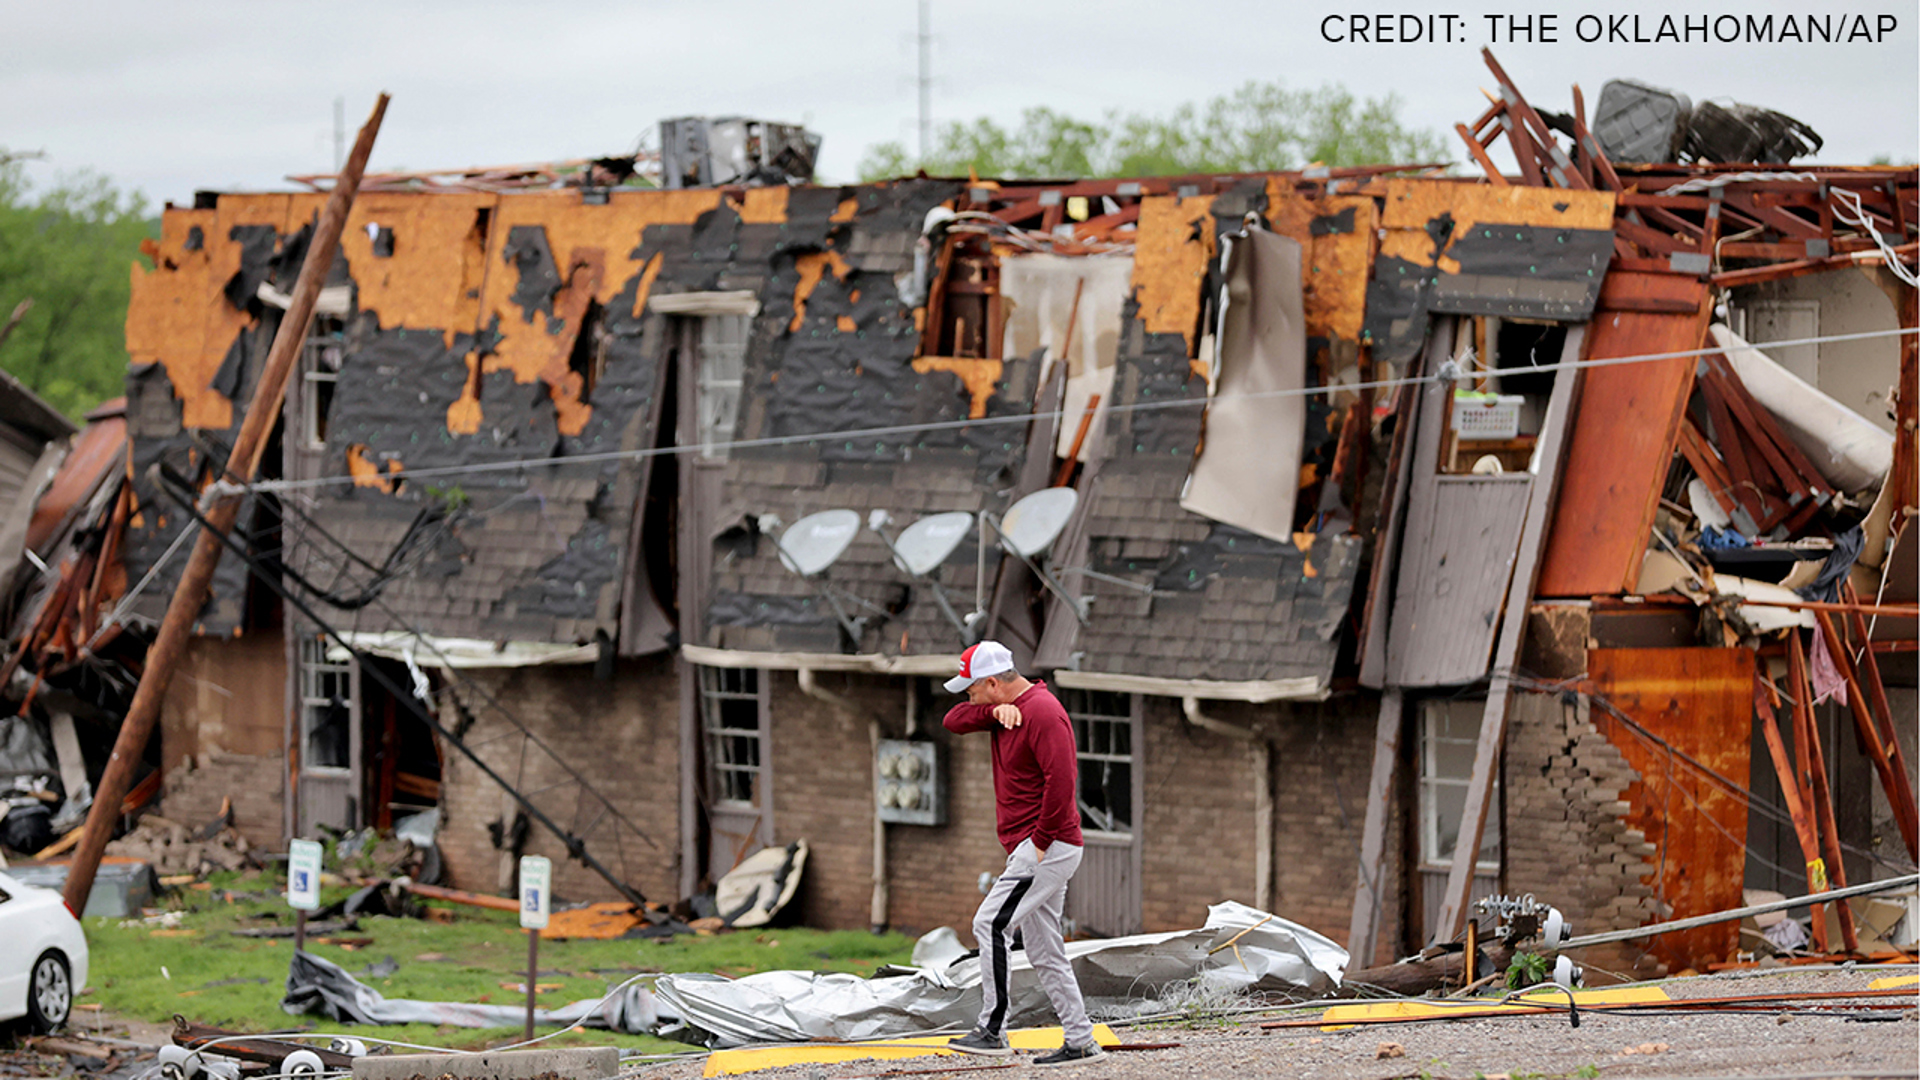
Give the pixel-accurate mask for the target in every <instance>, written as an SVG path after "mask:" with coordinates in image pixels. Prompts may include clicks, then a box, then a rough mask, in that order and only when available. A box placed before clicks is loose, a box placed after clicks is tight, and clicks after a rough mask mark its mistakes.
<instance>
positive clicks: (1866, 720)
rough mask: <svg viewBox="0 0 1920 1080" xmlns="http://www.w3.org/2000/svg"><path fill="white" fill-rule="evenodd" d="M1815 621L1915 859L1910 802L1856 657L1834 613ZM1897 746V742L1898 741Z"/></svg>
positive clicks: (1856, 616)
mask: <svg viewBox="0 0 1920 1080" xmlns="http://www.w3.org/2000/svg"><path fill="white" fill-rule="evenodd" d="M1852 614H1853V618H1854V619H1855V620H1858V621H1860V625H1861V629H1862V631H1863V632H1862V633H1861V635H1860V639H1861V640H1862V641H1865V640H1866V634H1865V633H1864V630H1865V627H1866V624H1865V620H1863V619H1861V617H1860V613H1859V612H1857V611H1856V612H1853V613H1852ZM1813 618H1814V621H1815V622H1816V623H1818V625H1819V627H1820V634H1821V636H1822V637H1823V638H1824V639H1825V640H1826V643H1827V655H1829V656H1830V657H1832V658H1833V666H1834V668H1835V669H1837V670H1838V671H1839V672H1840V677H1841V678H1842V679H1845V680H1846V683H1847V711H1848V712H1849V713H1850V714H1852V716H1853V730H1854V732H1855V734H1857V735H1859V737H1860V744H1861V746H1863V747H1864V748H1865V749H1866V755H1867V760H1869V761H1871V762H1873V768H1874V771H1875V772H1876V773H1878V774H1879V775H1880V790H1881V791H1883V792H1885V793H1886V796H1887V802H1888V803H1889V804H1890V805H1891V806H1892V807H1893V816H1894V819H1895V820H1896V821H1897V822H1898V823H1899V825H1900V836H1901V838H1902V839H1903V840H1905V841H1906V842H1907V847H1908V848H1909V851H1910V854H1909V857H1914V856H1913V855H1912V854H1911V851H1912V849H1913V847H1914V838H1915V827H1914V826H1915V822H1914V821H1913V820H1912V816H1911V814H1910V813H1909V810H1910V809H1911V803H1910V802H1909V803H1904V804H1903V802H1902V801H1901V798H1900V791H1901V783H1900V781H1901V780H1902V779H1904V778H1903V777H1902V776H1900V775H1899V774H1898V773H1896V772H1895V770H1894V765H1893V758H1892V756H1891V755H1890V754H1889V753H1888V751H1887V743H1886V741H1885V740H1884V739H1883V738H1882V737H1881V734H1880V728H1879V726H1878V725H1877V724H1876V723H1875V722H1874V717H1873V715H1872V713H1871V711H1870V710H1871V709H1872V708H1873V706H1872V704H1870V703H1869V701H1868V698H1867V695H1866V693H1865V692H1864V690H1863V689H1862V687H1861V685H1860V679H1859V677H1858V673H1857V672H1856V671H1855V670H1854V666H1853V655H1852V653H1851V652H1850V651H1849V650H1848V649H1847V643H1846V641H1844V640H1843V639H1842V638H1841V637H1840V634H1839V631H1838V630H1836V629H1835V628H1834V625H1833V614H1832V613H1831V612H1827V611H1815V612H1814V613H1813ZM1865 655H1866V658H1867V661H1868V662H1869V663H1872V662H1873V653H1872V652H1867V653H1866V654H1865ZM1875 671H1876V672H1877V671H1878V665H1875ZM1874 689H1875V690H1876V691H1877V692H1879V705H1880V707H1881V708H1885V707H1886V693H1885V691H1884V690H1883V689H1881V687H1880V686H1879V683H1878V681H1877V680H1876V682H1875V684H1874ZM1888 726H1889V728H1891V726H1892V719H1891V714H1889V719H1888ZM1895 743H1896V745H1897V744H1898V740H1895ZM1908 790H1911V789H1908Z"/></svg>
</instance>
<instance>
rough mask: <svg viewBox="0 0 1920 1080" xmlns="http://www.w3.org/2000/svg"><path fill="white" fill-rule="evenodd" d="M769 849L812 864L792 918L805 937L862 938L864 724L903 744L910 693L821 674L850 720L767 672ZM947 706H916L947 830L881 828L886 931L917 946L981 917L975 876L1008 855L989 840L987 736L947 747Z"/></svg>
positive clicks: (946, 700) (869, 808) (869, 783)
mask: <svg viewBox="0 0 1920 1080" xmlns="http://www.w3.org/2000/svg"><path fill="white" fill-rule="evenodd" d="M769 677H770V679H771V682H770V684H769V688H770V697H769V710H770V712H771V713H772V738H771V743H772V754H773V828H774V839H775V841H776V842H778V843H787V842H790V841H792V840H796V839H805V840H806V841H807V845H808V847H809V849H810V852H811V854H810V855H809V856H808V863H807V871H806V875H805V877H804V878H803V879H802V880H801V885H800V892H799V902H800V912H799V915H798V917H799V918H800V919H802V920H803V921H805V922H806V923H807V925H810V926H818V927H829V928H835V929H864V928H866V927H868V926H869V925H870V924H871V919H872V914H871V913H872V898H873V771H872V770H873V753H872V749H871V747H872V743H871V738H870V735H869V732H868V728H867V720H868V718H869V717H874V718H877V719H878V720H879V721H880V725H881V731H882V737H883V738H889V739H897V738H902V737H904V736H905V733H906V714H907V696H906V694H907V686H908V681H907V680H905V679H900V678H891V677H889V678H882V677H875V676H851V675H841V674H832V673H822V674H821V675H819V676H818V680H819V686H820V687H821V688H822V689H824V690H827V691H829V692H831V693H834V694H837V695H840V696H842V697H845V698H847V699H849V700H850V701H852V702H853V703H854V704H855V705H856V707H857V708H858V709H859V710H860V711H859V712H858V713H849V712H848V711H847V710H844V709H840V708H836V707H834V706H832V705H829V704H827V703H825V702H822V701H818V700H815V699H813V698H810V697H807V696H806V695H804V694H802V693H801V692H800V687H799V683H798V680H797V677H796V676H795V675H794V673H792V672H785V671H782V672H771V673H769ZM954 700H957V699H953V698H950V697H948V696H947V695H944V694H934V695H932V696H930V697H928V698H925V699H923V704H922V706H921V712H920V716H919V722H918V732H919V733H918V735H917V736H916V737H917V738H921V739H925V740H928V741H931V742H935V743H937V744H939V745H940V746H941V747H942V754H943V762H944V765H943V767H944V768H945V770H946V777H947V790H948V803H947V824H945V825H941V826H925V825H897V824H896V825H889V826H888V827H887V870H888V873H887V877H888V879H889V890H888V891H889V897H888V909H887V921H888V923H889V925H891V926H892V927H894V928H895V929H898V930H901V931H903V932H906V933H909V934H920V933H924V932H926V931H927V930H931V929H933V928H934V927H937V926H952V927H955V928H957V929H959V930H960V932H961V935H962V937H967V936H968V934H967V930H966V927H967V925H968V923H969V922H970V921H971V919H972V917H973V909H974V908H975V907H977V906H978V905H979V902H980V892H979V889H978V887H977V882H978V879H979V876H980V872H981V871H983V870H985V871H991V872H994V873H998V872H999V870H1000V869H1001V867H1002V866H1004V865H1005V862H1006V854H1005V852H1003V851H1002V850H1001V849H1000V845H999V842H998V841H997V840H996V839H995V838H994V817H993V780H992V763H991V761H990V759H989V757H988V744H987V739H986V738H985V737H984V736H981V737H972V738H956V737H953V736H950V735H948V734H947V732H946V729H945V728H942V727H941V726H940V718H941V716H943V715H944V714H945V709H946V706H948V705H950V704H951V703H952V702H953V701H954Z"/></svg>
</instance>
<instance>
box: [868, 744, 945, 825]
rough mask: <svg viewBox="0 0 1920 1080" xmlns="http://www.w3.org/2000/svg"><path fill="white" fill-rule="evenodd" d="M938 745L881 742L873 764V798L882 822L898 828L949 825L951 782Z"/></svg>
mask: <svg viewBox="0 0 1920 1080" xmlns="http://www.w3.org/2000/svg"><path fill="white" fill-rule="evenodd" d="M940 766H941V761H940V746H939V744H937V743H930V742H916V741H908V740H905V739H882V740H880V756H879V758H878V760H876V761H875V762H874V763H873V795H874V801H875V803H876V804H877V805H878V806H879V808H880V820H881V821H885V822H890V823H893V824H896V825H945V824H946V823H947V778H946V773H945V771H944V770H942V769H941V768H940Z"/></svg>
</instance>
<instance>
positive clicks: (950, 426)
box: [247, 327, 1920, 491]
mask: <svg viewBox="0 0 1920 1080" xmlns="http://www.w3.org/2000/svg"><path fill="white" fill-rule="evenodd" d="M1910 334H1920V328H1914V327H1904V328H1899V329H1894V330H1865V331H1861V332H1859V333H1853V334H1822V335H1819V336H1816V337H1805V338H1790V339H1787V340H1784V341H1769V342H1765V343H1764V344H1765V345H1767V346H1768V347H1770V348H1790V347H1793V346H1797V345H1819V344H1825V343H1829V342H1842V341H1865V340H1870V339H1876V338H1888V337H1901V336H1904V335H1910ZM1724 351H1726V350H1724V349H1722V348H1720V347H1719V346H1713V347H1710V348H1704V349H1681V350H1678V351H1674V352H1657V353H1639V354H1637V355H1634V356H1613V357H1605V358H1602V359H1597V360H1569V361H1566V362H1565V363H1559V364H1535V365H1527V366H1525V367H1512V368H1500V369H1499V373H1500V374H1506V375H1519V374H1532V373H1534V372H1543V371H1573V370H1577V369H1581V368H1600V367H1613V366H1616V365H1619V364H1641V363H1649V362H1652V361H1655V360H1679V359H1684V358H1686V357H1690V356H1712V355H1715V354H1717V353H1721V352H1724ZM1448 381H1452V376H1450V375H1449V373H1448V371H1447V370H1446V368H1445V367H1444V366H1443V368H1442V370H1441V371H1440V372H1438V373H1436V374H1433V375H1408V376H1403V377H1401V378H1397V379H1375V380H1372V381H1369V382H1351V383H1336V384H1334V385H1331V386H1302V387H1292V388H1289V389H1285V390H1263V391H1256V392H1254V393H1250V394H1243V395H1240V397H1241V398H1243V399H1279V398H1289V397H1318V396H1321V395H1331V394H1334V393H1341V392H1352V391H1356V390H1369V389H1372V390H1383V389H1394V388H1398V387H1402V386H1421V385H1425V384H1427V383H1437V382H1448ZM1211 400H1212V399H1211V398H1209V397H1205V396H1201V397H1190V398H1180V399H1178V400H1173V401H1146V402H1135V403H1134V404H1131V405H1113V406H1106V407H1105V408H1106V410H1107V412H1108V413H1109V414H1114V413H1128V414H1131V413H1144V412H1154V411H1158V410H1161V409H1180V408H1192V407H1195V406H1203V405H1206V404H1207V403H1208V402H1209V401H1211ZM1065 417H1066V412H1065V410H1064V409H1054V410H1050V411H1047V412H1021V413H1009V414H1007V415H1005V416H983V417H980V418H978V419H966V420H936V421H927V422H923V423H915V424H888V425H885V426H881V427H869V428H854V429H852V430H847V431H817V432H810V433H805V434H798V435H774V436H767V437H764V438H758V439H735V440H733V441H731V442H723V443H692V444H688V445H684V446H655V447H646V448H642V449H637V450H610V451H606V452H604V453H599V454H576V455H570V456H567V457H542V458H522V459H516V460H513V461H489V462H476V463H474V464H469V465H442V466H437V467H430V468H424V469H407V470H404V471H402V472H398V473H393V474H391V475H385V474H383V476H382V479H383V480H389V481H391V480H395V479H400V480H422V479H434V478H439V477H444V476H471V475H476V474H481V473H491V472H511V471H514V470H520V469H534V468H552V467H556V466H571V465H599V464H604V463H606V462H610V461H638V460H643V459H646V458H654V457H664V456H667V455H673V454H686V453H710V452H712V451H714V450H718V449H726V450H750V449H767V448H774V447H782V446H794V445H798V444H801V443H815V442H823V441H826V440H841V441H846V440H859V439H876V438H885V437H888V436H898V435H916V434H921V433H931V432H937V431H956V430H962V429H969V428H979V427H993V426H997V425H1001V424H1026V423H1030V422H1032V421H1034V420H1039V419H1053V420H1060V419H1063V418H1065ZM353 479H354V478H353V476H352V475H350V474H349V475H341V476H322V477H315V478H312V479H306V480H263V481H257V482H255V483H253V484H250V485H247V487H248V490H251V491H293V490H297V489H300V488H315V487H329V486H332V485H336V484H346V483H352V482H353Z"/></svg>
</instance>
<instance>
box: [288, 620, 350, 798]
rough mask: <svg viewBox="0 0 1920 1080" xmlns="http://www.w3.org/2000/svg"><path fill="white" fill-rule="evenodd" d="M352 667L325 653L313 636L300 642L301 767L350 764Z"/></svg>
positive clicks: (343, 768)
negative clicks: (332, 658) (330, 657)
mask: <svg viewBox="0 0 1920 1080" xmlns="http://www.w3.org/2000/svg"><path fill="white" fill-rule="evenodd" d="M351 677H352V668H351V666H350V665H349V664H348V663H346V662H336V661H334V660H331V659H329V658H328V656H327V643H326V642H325V641H323V640H321V639H319V638H316V637H309V638H304V639H302V640H301V642H300V746H301V753H302V758H301V767H302V769H303V770H324V769H334V770H340V771H342V772H344V771H347V770H349V769H351V768H352V767H353V756H352V735H353V704H352V701H353V688H352V685H351Z"/></svg>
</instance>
